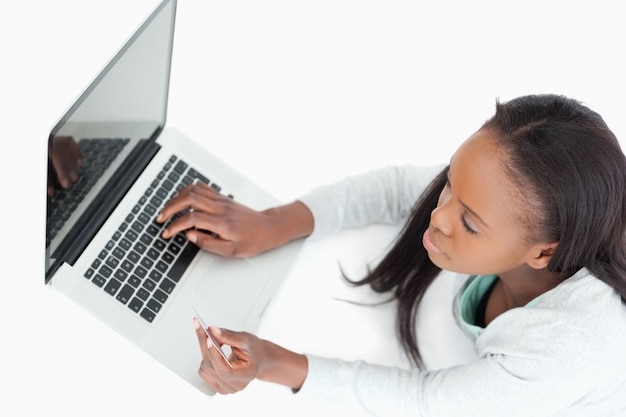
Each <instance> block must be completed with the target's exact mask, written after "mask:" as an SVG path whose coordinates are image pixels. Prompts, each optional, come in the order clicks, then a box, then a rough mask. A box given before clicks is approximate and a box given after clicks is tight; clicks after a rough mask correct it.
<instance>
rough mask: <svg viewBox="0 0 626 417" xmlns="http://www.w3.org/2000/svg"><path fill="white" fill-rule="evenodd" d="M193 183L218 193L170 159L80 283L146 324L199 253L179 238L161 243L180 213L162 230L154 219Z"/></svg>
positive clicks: (205, 181) (150, 320) (200, 176)
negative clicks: (86, 281)
mask: <svg viewBox="0 0 626 417" xmlns="http://www.w3.org/2000/svg"><path fill="white" fill-rule="evenodd" d="M194 181H202V182H204V183H206V184H209V185H210V186H211V187H213V188H214V189H215V190H216V191H218V192H219V191H221V187H220V186H219V185H217V184H215V183H211V182H210V181H209V179H208V178H206V177H205V176H203V175H202V174H200V173H199V172H198V171H196V170H195V169H193V168H191V167H189V165H188V164H187V163H186V162H184V161H183V160H181V159H178V158H177V157H176V156H172V157H171V158H170V159H169V161H168V162H167V163H166V164H165V166H164V167H163V169H162V170H161V171H160V172H159V174H158V175H157V177H156V178H155V179H154V181H153V182H152V183H151V185H150V187H149V188H148V189H147V190H146V191H145V193H144V194H143V195H142V196H141V197H140V198H139V201H137V204H135V206H134V207H133V209H132V210H131V212H130V213H128V215H127V216H126V218H125V220H124V222H122V224H121V225H120V226H119V228H118V230H116V231H115V233H114V234H113V236H111V239H110V240H109V241H108V242H107V243H106V245H105V247H104V248H102V250H101V251H100V254H99V255H98V256H97V257H96V258H95V259H94V260H93V262H92V263H91V266H90V267H89V268H88V269H87V271H85V273H84V277H85V278H87V279H89V280H90V281H91V282H92V283H93V284H95V285H97V286H98V287H100V288H102V289H103V290H104V291H105V292H106V293H108V294H109V295H110V296H112V297H114V298H115V299H116V300H117V301H119V302H120V303H122V304H124V305H126V306H127V307H128V308H129V311H131V312H134V313H136V314H138V315H139V316H140V317H142V318H143V319H144V320H146V321H148V322H150V323H152V322H153V321H154V320H155V318H156V317H157V315H158V314H159V312H160V311H161V310H162V308H163V305H164V304H165V303H166V302H167V299H168V298H169V296H170V295H171V294H172V292H173V291H174V288H175V287H176V284H178V282H179V281H180V278H181V277H182V275H183V273H184V272H185V270H186V268H187V266H188V265H189V263H190V262H191V260H192V259H193V257H194V256H195V254H196V253H197V252H198V250H199V248H198V247H197V246H196V245H194V244H192V243H191V242H188V241H187V239H186V238H185V236H184V234H182V233H179V234H177V235H176V236H174V237H172V238H170V239H168V240H165V239H163V238H162V237H161V233H162V232H163V229H164V228H165V227H167V224H168V223H170V222H171V221H173V220H175V219H177V218H178V217H180V216H182V215H183V214H185V212H184V211H183V212H180V213H178V214H176V215H175V216H174V217H173V218H172V219H170V220H169V221H168V222H167V223H165V224H159V223H157V222H156V221H155V218H156V215H157V214H158V212H159V211H160V210H161V208H162V207H163V205H164V204H165V203H166V202H167V201H168V200H169V199H171V197H172V196H173V195H174V194H176V193H177V192H178V191H180V190H181V189H182V188H184V187H185V186H187V185H190V184H192V183H193V182H194ZM229 197H230V198H233V197H232V195H229Z"/></svg>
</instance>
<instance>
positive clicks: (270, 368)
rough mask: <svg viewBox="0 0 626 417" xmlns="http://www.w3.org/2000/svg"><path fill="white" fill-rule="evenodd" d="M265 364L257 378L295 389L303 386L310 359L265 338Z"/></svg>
mask: <svg viewBox="0 0 626 417" xmlns="http://www.w3.org/2000/svg"><path fill="white" fill-rule="evenodd" d="M263 343H264V344H265V360H264V366H263V367H262V369H260V370H259V373H258V375H257V378H258V379H259V380H261V381H265V382H272V383H275V384H280V385H284V386H286V387H289V388H291V389H294V390H298V389H300V388H301V387H302V384H303V383H304V380H305V379H306V376H307V373H308V368H309V366H308V360H307V358H306V356H305V355H302V354H298V353H295V352H292V351H290V350H287V349H285V348H283V347H280V346H278V345H276V344H274V343H272V342H269V341H267V340H264V341H263Z"/></svg>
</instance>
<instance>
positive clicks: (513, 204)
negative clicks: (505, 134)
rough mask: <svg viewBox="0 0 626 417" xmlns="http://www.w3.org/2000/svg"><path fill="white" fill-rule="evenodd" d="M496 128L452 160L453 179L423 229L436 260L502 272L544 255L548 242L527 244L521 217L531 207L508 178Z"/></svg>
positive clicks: (457, 267) (452, 267)
mask: <svg viewBox="0 0 626 417" xmlns="http://www.w3.org/2000/svg"><path fill="white" fill-rule="evenodd" d="M503 158H505V154H504V152H502V150H501V149H500V148H499V146H498V144H497V136H496V133H494V132H492V131H489V130H479V131H478V132H476V133H475V134H474V135H472V136H471V137H470V138H469V139H468V140H467V141H465V142H464V143H463V145H461V147H460V148H459V149H458V150H457V152H456V153H455V154H454V155H453V157H452V159H451V161H450V170H449V174H448V183H447V184H446V186H445V187H444V189H443V190H442V191H441V194H440V196H439V202H438V204H437V208H436V209H435V210H433V212H432V214H431V223H430V226H429V228H428V230H427V231H426V233H425V234H424V239H423V244H424V247H425V248H426V250H427V251H428V255H429V257H430V259H431V261H432V262H433V263H434V264H435V265H437V266H439V267H440V268H442V269H445V270H448V271H453V272H459V273H464V274H470V275H488V274H502V273H505V272H507V271H511V270H513V269H516V268H518V267H520V266H522V265H525V264H527V263H528V264H529V265H531V266H532V267H534V268H537V264H535V263H533V261H532V260H533V259H537V258H538V257H540V256H542V250H543V249H542V248H543V247H544V246H545V245H542V244H531V243H528V239H527V238H526V237H527V236H528V231H527V230H526V228H527V227H526V226H524V224H523V223H522V221H521V220H520V219H528V218H531V219H532V216H529V213H526V212H527V211H528V210H530V209H529V208H528V207H527V205H526V203H524V201H527V200H526V199H524V198H522V197H521V196H520V193H522V192H523V191H524V190H520V189H518V188H517V187H516V186H514V185H513V183H512V182H511V181H510V180H509V178H508V176H507V173H506V172H505V169H504V168H503V167H504V166H505V162H506V161H504V159H503Z"/></svg>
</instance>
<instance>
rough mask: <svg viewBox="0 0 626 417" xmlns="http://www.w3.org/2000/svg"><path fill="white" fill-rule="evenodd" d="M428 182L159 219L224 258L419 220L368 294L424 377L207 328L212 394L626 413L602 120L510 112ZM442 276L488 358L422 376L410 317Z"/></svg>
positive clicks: (607, 134) (413, 173) (617, 222)
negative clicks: (227, 349)
mask: <svg viewBox="0 0 626 417" xmlns="http://www.w3.org/2000/svg"><path fill="white" fill-rule="evenodd" d="M427 172H428V171H427V170H424V169H420V168H416V167H398V168H388V169H383V170H379V171H374V172H371V173H369V174H365V175H363V176H360V177H356V178H349V179H346V180H345V181H343V182H342V183H339V184H337V185H334V186H329V187H322V188H319V189H316V190H314V191H313V192H311V193H309V194H307V195H305V196H304V197H302V198H301V200H300V201H297V202H294V203H292V204H288V205H285V206H281V207H277V208H273V209H270V210H267V211H264V212H254V211H252V210H249V209H247V208H245V207H242V206H240V205H237V204H236V203H233V202H230V201H228V200H227V199H224V198H222V197H220V196H218V195H217V194H216V193H213V192H212V191H211V190H210V189H209V188H208V187H204V186H201V185H197V186H195V187H190V188H187V189H185V190H183V191H182V192H181V193H180V195H179V196H178V197H177V198H175V199H174V200H172V202H170V203H169V204H168V205H167V206H166V207H165V208H164V210H163V212H162V213H161V216H160V218H159V220H160V221H164V220H165V219H167V218H169V217H170V216H172V215H173V214H174V213H176V212H178V211H180V210H182V209H184V208H188V207H193V208H194V209H195V211H194V212H192V213H191V214H189V215H187V216H183V217H182V218H181V219H179V220H177V221H176V222H173V223H172V224H171V225H170V226H169V228H168V230H166V232H165V236H166V237H168V236H172V235H174V234H175V233H177V232H179V231H183V230H188V229H191V228H192V227H193V226H197V227H198V228H199V229H205V230H212V231H214V232H215V233H217V235H218V237H215V236H209V235H207V234H202V233H201V232H198V231H193V230H188V231H187V237H188V239H190V240H192V241H194V242H195V243H196V244H198V245H199V246H200V247H202V248H204V249H206V250H209V251H212V252H216V253H219V254H223V255H227V256H248V255H254V254H256V253H259V252H262V251H264V250H268V249H270V248H272V247H275V246H278V245H280V244H283V243H285V242H287V241H289V240H291V239H296V238H300V237H304V236H308V235H311V234H321V233H324V232H328V231H332V230H338V229H341V228H345V227H357V226H362V225H365V224H369V223H373V222H394V221H395V222H398V221H402V219H403V218H405V217H406V215H407V214H409V212H410V216H409V218H408V220H407V221H406V223H405V226H404V228H403V230H402V232H401V234H400V235H399V236H398V238H397V240H396V242H395V243H394V246H393V248H392V249H391V250H390V251H389V253H388V254H387V255H386V257H385V258H384V259H383V260H382V261H381V263H380V264H379V265H378V266H377V267H376V268H375V269H374V270H372V271H371V272H370V273H369V274H368V275H367V276H366V277H365V278H364V279H362V280H360V281H358V282H356V284H358V285H364V284H369V285H371V286H372V288H373V289H374V290H376V291H380V292H391V293H393V295H394V296H395V298H396V299H397V302H398V314H397V315H398V320H397V323H398V331H399V336H400V339H401V341H402V343H403V346H404V347H405V350H406V352H407V354H408V355H409V357H410V358H411V359H412V360H413V362H414V363H415V364H416V365H417V367H416V369H413V370H402V369H394V368H388V367H382V366H375V365H370V364H367V363H364V362H342V361H339V360H335V359H325V358H319V357H316V356H313V355H301V354H297V353H294V352H290V351H288V350H286V349H284V348H281V347H279V346H277V345H275V344H272V343H271V342H269V341H265V340H261V339H259V338H257V337H255V336H254V335H251V334H248V333H240V332H233V331H228V330H225V329H217V328H211V332H212V333H213V334H214V335H215V338H216V339H217V340H218V341H219V342H220V343H223V344H227V345H230V346H231V347H232V350H233V354H232V362H233V367H232V368H230V367H229V366H228V365H226V364H225V362H224V360H223V359H222V358H221V357H220V355H219V353H218V352H216V349H215V348H212V347H211V344H210V343H207V340H206V339H207V337H206V335H204V332H203V329H201V328H200V327H199V325H198V323H197V322H196V327H197V334H198V338H199V340H200V347H201V350H202V354H203V361H202V364H201V367H200V371H199V372H200V375H201V376H202V377H203V378H204V380H205V381H206V382H207V383H208V384H210V385H212V386H213V387H214V388H215V389H216V390H217V391H218V392H221V393H231V392H236V391H238V390H241V389H243V388H244V387H245V386H246V385H247V384H248V382H249V381H251V380H252V379H254V378H258V379H261V380H266V381H271V382H275V383H279V384H283V385H286V386H288V387H291V388H292V389H294V390H299V394H298V395H302V396H309V395H310V396H319V397H321V398H323V401H324V402H325V403H327V404H329V405H330V406H333V405H335V404H336V405H341V407H342V409H348V410H349V409H350V408H351V407H354V409H355V410H356V409H359V408H361V409H365V410H367V412H369V413H371V414H372V415H383V414H385V415H413V416H457V415H458V416H468V415H470V416H473V415H481V416H491V415H493V416H500V415H507V416H517V415H520V416H529V415H533V416H539V415H554V416H565V415H568V416H570V415H575V416H581V415H607V416H614V415H626V396H624V395H623V393H624V392H625V391H624V390H626V355H625V354H624V353H623V349H624V346H626V304H625V300H626V158H625V157H624V153H623V152H622V150H621V149H620V147H619V144H618V141H617V140H616V138H615V137H614V135H613V134H612V133H611V131H610V130H609V129H608V127H607V126H606V124H605V123H604V121H603V120H602V118H601V117H600V116H599V115H598V114H597V113H595V112H593V111H591V110H589V109H588V108H586V107H585V106H583V105H581V104H580V103H578V102H577V101H575V100H571V99H568V98H565V97H561V96H555V95H539V96H526V97H520V98H518V99H515V100H512V101H510V102H507V103H504V104H500V103H498V104H497V106H496V114H495V115H494V116H493V117H492V118H491V119H490V120H488V121H487V122H486V123H485V124H484V125H483V126H482V127H481V128H480V129H479V130H478V131H477V132H476V133H474V134H473V135H472V136H471V137H470V138H469V139H467V140H466V141H465V142H464V143H463V144H462V145H461V147H460V148H459V149H458V150H457V152H456V153H455V154H454V155H453V156H452V158H451V160H450V165H449V166H448V167H446V168H445V169H443V171H441V172H440V173H439V174H438V175H436V176H435V178H434V179H432V175H430V176H429V175H428V174H427ZM430 179H432V181H431V182H430V184H429V185H428V186H427V187H426V189H425V190H424V187H423V184H424V181H429V180H430ZM422 190H423V192H422ZM416 200H417V203H416V204H415V205H414V207H413V208H412V205H413V202H415V201H416ZM411 208H412V211H411ZM248 230H258V231H259V233H254V234H252V235H251V234H249V233H246V231H248ZM441 269H445V270H448V271H452V272H457V273H459V274H460V277H461V279H462V280H463V283H462V285H461V288H460V290H459V292H458V294H457V296H456V298H455V301H454V306H453V307H454V314H455V319H456V320H457V323H458V325H459V326H460V327H461V329H462V330H463V331H464V332H465V333H466V334H467V336H468V337H469V338H470V339H471V340H472V341H473V343H474V346H475V349H476V352H477V354H478V359H477V360H476V361H475V362H472V363H469V364H467V365H462V366H456V367H452V368H448V369H441V370H436V371H424V370H421V369H419V367H420V365H421V357H420V353H419V349H418V345H417V341H416V338H415V314H416V311H417V307H418V305H419V302H420V300H421V298H422V296H423V294H424V292H425V291H426V289H427V288H428V286H429V284H430V283H431V282H432V281H433V280H434V279H435V277H436V276H437V275H438V273H439V271H440V270H441Z"/></svg>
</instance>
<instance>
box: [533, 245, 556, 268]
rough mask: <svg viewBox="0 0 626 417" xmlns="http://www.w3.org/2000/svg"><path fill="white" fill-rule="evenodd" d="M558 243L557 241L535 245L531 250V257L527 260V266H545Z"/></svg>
mask: <svg viewBox="0 0 626 417" xmlns="http://www.w3.org/2000/svg"><path fill="white" fill-rule="evenodd" d="M558 245H559V242H553V243H542V244H538V245H536V246H535V247H534V248H533V250H532V252H531V259H530V260H529V261H528V262H527V264H528V266H530V267H531V268H534V269H543V268H546V267H547V266H548V264H549V263H550V259H552V255H553V254H554V251H555V250H556V247H557V246H558Z"/></svg>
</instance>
